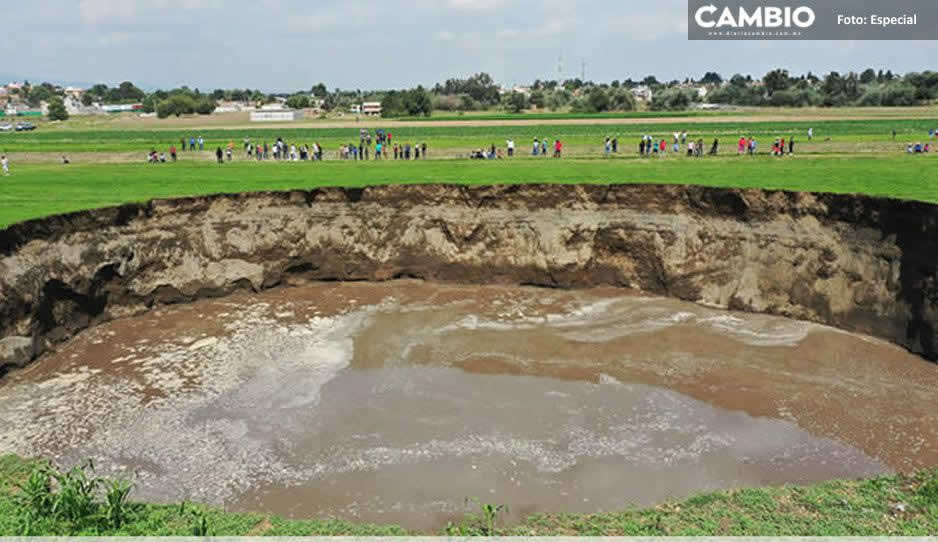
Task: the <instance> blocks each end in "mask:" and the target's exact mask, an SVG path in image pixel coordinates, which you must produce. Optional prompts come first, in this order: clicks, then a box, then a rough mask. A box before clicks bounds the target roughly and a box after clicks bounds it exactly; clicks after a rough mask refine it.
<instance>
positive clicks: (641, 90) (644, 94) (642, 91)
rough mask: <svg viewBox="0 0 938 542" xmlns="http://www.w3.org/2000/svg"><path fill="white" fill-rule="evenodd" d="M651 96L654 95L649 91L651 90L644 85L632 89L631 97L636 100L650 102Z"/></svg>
mask: <svg viewBox="0 0 938 542" xmlns="http://www.w3.org/2000/svg"><path fill="white" fill-rule="evenodd" d="M653 95H654V93H653V92H652V91H651V89H650V88H649V87H646V86H644V85H643V86H639V87H635V88H633V89H632V96H635V99H636V100H640V101H643V102H650V101H651V98H652V96H653Z"/></svg>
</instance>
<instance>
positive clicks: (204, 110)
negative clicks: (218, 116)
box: [195, 96, 218, 115]
mask: <svg viewBox="0 0 938 542" xmlns="http://www.w3.org/2000/svg"><path fill="white" fill-rule="evenodd" d="M216 107H218V104H216V103H215V100H213V99H211V98H210V97H208V96H205V97H203V98H202V99H201V100H199V101H198V102H197V103H196V106H195V112H196V113H198V114H200V115H211V114H212V112H213V111H215V108H216Z"/></svg>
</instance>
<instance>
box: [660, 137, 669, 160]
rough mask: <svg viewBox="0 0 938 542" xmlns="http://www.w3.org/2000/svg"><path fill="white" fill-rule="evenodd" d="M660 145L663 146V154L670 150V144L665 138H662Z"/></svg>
mask: <svg viewBox="0 0 938 542" xmlns="http://www.w3.org/2000/svg"><path fill="white" fill-rule="evenodd" d="M660 147H661V155H662V156H664V153H665V152H666V151H667V150H668V144H667V143H666V142H665V140H663V139H662V140H661V145H660Z"/></svg>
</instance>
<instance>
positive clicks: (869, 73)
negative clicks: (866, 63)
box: [860, 68, 876, 85]
mask: <svg viewBox="0 0 938 542" xmlns="http://www.w3.org/2000/svg"><path fill="white" fill-rule="evenodd" d="M860 82H861V83H863V84H864V85H869V84H870V83H874V82H876V72H875V71H873V68H867V69H866V70H864V72H863V73H861V74H860Z"/></svg>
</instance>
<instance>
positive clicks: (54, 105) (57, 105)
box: [49, 97, 68, 120]
mask: <svg viewBox="0 0 938 542" xmlns="http://www.w3.org/2000/svg"><path fill="white" fill-rule="evenodd" d="M49 120H68V110H67V109H65V104H64V103H63V102H62V98H58V97H56V98H52V101H51V102H49Z"/></svg>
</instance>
